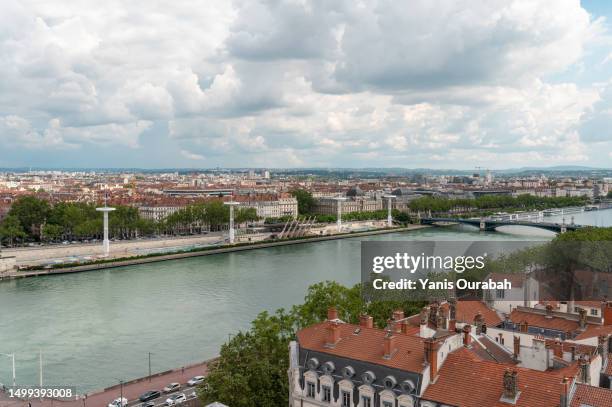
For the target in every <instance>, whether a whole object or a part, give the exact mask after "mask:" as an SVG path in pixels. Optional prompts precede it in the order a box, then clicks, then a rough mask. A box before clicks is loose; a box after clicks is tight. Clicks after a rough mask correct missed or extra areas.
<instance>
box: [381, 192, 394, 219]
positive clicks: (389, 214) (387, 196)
mask: <svg viewBox="0 0 612 407" xmlns="http://www.w3.org/2000/svg"><path fill="white" fill-rule="evenodd" d="M383 198H387V210H388V212H387V226H389V227H391V226H393V216H391V206H393V205H392V201H393V199H395V195H385V196H383Z"/></svg>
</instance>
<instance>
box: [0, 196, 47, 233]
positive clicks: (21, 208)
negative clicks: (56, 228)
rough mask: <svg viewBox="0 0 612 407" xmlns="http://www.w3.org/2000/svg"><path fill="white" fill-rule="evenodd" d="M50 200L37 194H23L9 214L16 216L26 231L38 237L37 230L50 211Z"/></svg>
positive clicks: (12, 206) (14, 203)
mask: <svg viewBox="0 0 612 407" xmlns="http://www.w3.org/2000/svg"><path fill="white" fill-rule="evenodd" d="M50 209H51V208H50V206H49V202H47V201H45V200H44V199H39V198H36V197H35V196H22V197H20V198H18V199H17V200H16V201H15V202H13V205H11V209H10V211H9V213H8V214H9V215H12V216H15V217H16V218H17V219H18V220H19V223H20V224H21V226H22V227H23V229H24V231H25V232H26V233H28V234H29V235H30V236H31V237H38V236H35V235H36V233H35V232H36V231H37V230H38V229H39V228H40V227H41V225H42V224H43V223H44V222H45V220H46V219H47V217H48V216H49V212H50Z"/></svg>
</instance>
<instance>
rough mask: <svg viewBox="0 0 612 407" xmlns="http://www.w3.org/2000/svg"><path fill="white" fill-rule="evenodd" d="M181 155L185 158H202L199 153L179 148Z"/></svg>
mask: <svg viewBox="0 0 612 407" xmlns="http://www.w3.org/2000/svg"><path fill="white" fill-rule="evenodd" d="M181 155H182V156H183V157H185V158H187V159H188V160H203V159H204V156H203V155H200V154H194V153H192V152H190V151H187V150H181Z"/></svg>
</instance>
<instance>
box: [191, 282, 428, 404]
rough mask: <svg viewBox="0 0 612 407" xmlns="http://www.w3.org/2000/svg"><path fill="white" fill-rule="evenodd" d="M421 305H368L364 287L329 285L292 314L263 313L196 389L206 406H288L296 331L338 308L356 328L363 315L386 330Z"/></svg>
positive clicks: (311, 292) (311, 291)
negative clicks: (398, 313)
mask: <svg viewBox="0 0 612 407" xmlns="http://www.w3.org/2000/svg"><path fill="white" fill-rule="evenodd" d="M423 305H424V303H423V302H418V301H403V302H402V301H397V302H396V301H392V302H386V301H381V302H376V303H371V304H367V303H366V302H365V301H364V300H363V297H362V296H361V285H360V284H357V285H355V286H353V287H345V286H343V285H341V284H338V283H337V282H335V281H325V282H321V283H318V284H314V285H312V286H310V287H309V288H308V291H307V293H306V297H305V298H304V303H303V304H301V305H295V306H293V307H292V308H291V310H290V311H289V312H286V311H285V310H284V309H279V310H277V311H276V313H275V314H273V315H269V314H268V313H267V312H263V313H261V314H259V316H258V317H257V318H256V319H255V320H254V321H253V322H252V324H251V328H250V330H248V331H247V332H239V333H238V334H237V335H235V336H234V337H232V338H231V339H230V340H229V341H228V342H227V343H226V344H224V345H223V346H222V347H221V354H220V357H219V359H218V361H217V362H216V363H214V364H213V365H212V366H210V369H211V370H210V374H209V376H207V377H206V379H205V380H204V383H203V385H202V386H200V387H199V389H198V395H199V397H200V400H201V401H202V402H203V403H204V404H207V403H211V402H213V401H220V402H222V403H224V404H227V405H230V406H232V407H260V406H261V407H263V406H266V407H267V406H284V405H287V404H288V399H287V396H288V381H287V369H288V367H289V366H288V363H289V351H288V346H289V342H290V341H292V340H294V339H295V335H296V332H297V330H299V329H301V328H303V327H305V326H308V325H311V324H315V323H318V322H321V321H323V320H325V319H326V318H327V310H328V308H329V307H330V306H334V307H336V308H337V310H338V316H339V318H341V319H343V320H344V321H347V322H350V323H357V322H358V321H359V316H360V315H361V314H362V313H368V314H369V315H371V316H373V317H374V320H375V321H376V323H377V325H378V326H379V327H382V326H384V325H385V324H386V321H387V318H389V317H390V316H391V313H392V312H393V311H394V310H396V309H402V310H403V311H404V312H405V313H406V314H407V315H411V314H416V313H417V312H418V311H419V310H420V309H421V307H422V306H423Z"/></svg>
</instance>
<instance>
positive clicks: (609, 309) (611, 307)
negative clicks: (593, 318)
mask: <svg viewBox="0 0 612 407" xmlns="http://www.w3.org/2000/svg"><path fill="white" fill-rule="evenodd" d="M601 308H602V309H601V311H602V314H603V324H604V325H612V301H604V302H603V303H602V304H601Z"/></svg>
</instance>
